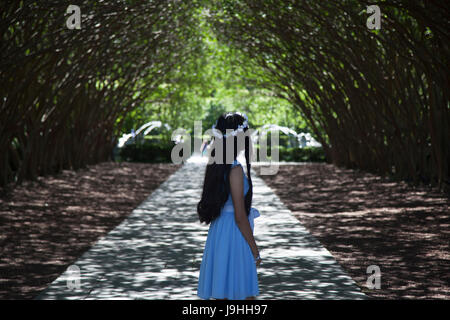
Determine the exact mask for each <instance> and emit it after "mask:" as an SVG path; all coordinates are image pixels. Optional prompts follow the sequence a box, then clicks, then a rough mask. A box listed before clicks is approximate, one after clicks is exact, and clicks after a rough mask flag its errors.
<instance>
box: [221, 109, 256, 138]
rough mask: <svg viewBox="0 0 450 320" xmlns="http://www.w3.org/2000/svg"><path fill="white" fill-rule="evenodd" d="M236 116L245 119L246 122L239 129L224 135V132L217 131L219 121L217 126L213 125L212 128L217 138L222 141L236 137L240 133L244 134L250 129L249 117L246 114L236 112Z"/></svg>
mask: <svg viewBox="0 0 450 320" xmlns="http://www.w3.org/2000/svg"><path fill="white" fill-rule="evenodd" d="M236 114H238V115H240V116H242V117H244V119H245V120H244V122H243V123H242V124H240V125H239V126H238V127H237V129H235V130H233V131H231V132H229V133H226V134H222V132H221V131H220V130H219V129H216V125H217V121H216V123H215V124H213V126H212V132H213V134H214V136H215V137H217V138H219V139H222V138H228V137H230V136H236V135H237V134H238V132H243V131H244V129H245V128H248V118H247V115H246V114H245V113H240V112H236Z"/></svg>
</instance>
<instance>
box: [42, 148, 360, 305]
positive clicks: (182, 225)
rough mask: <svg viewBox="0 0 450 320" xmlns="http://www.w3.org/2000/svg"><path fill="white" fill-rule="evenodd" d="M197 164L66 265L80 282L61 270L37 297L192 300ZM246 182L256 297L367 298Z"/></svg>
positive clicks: (257, 186) (197, 245)
mask: <svg viewBox="0 0 450 320" xmlns="http://www.w3.org/2000/svg"><path fill="white" fill-rule="evenodd" d="M195 159H197V161H196V160H195ZM198 159H199V158H196V157H193V158H191V159H190V160H189V161H188V162H187V163H186V164H185V165H184V166H183V167H182V168H181V169H179V170H178V171H177V172H176V173H174V174H173V175H172V176H170V177H169V179H168V180H166V181H165V182H164V183H163V184H161V186H160V187H159V188H158V189H156V190H155V191H154V192H153V193H152V194H151V195H150V196H149V197H148V198H147V199H146V200H145V201H144V202H143V203H142V204H141V205H140V206H139V207H137V208H136V209H135V210H134V211H133V212H132V213H131V214H130V216H129V217H128V218H127V219H125V220H124V221H123V222H122V223H121V224H120V225H118V226H117V227H116V228H115V229H114V230H112V231H111V232H110V233H108V234H107V235H106V236H105V237H103V238H101V239H100V240H99V241H98V242H97V243H96V244H95V245H94V246H93V247H92V248H91V249H90V250H89V251H87V252H86V253H85V254H83V255H82V256H81V257H80V258H79V259H78V261H76V262H75V264H74V265H72V266H71V267H69V268H79V270H80V278H79V279H80V280H79V282H77V280H73V279H72V278H71V277H73V274H72V273H71V272H72V271H69V269H68V270H67V271H66V272H64V273H63V274H62V275H61V276H60V277H59V278H57V279H56V280H55V281H54V282H53V283H52V284H51V285H50V286H49V287H48V288H47V289H46V290H45V291H43V292H42V293H41V294H40V295H39V296H38V297H37V299H199V298H198V297H197V296H196V290H197V281H198V272H199V268H200V262H201V258H202V253H203V246H204V244H205V241H206V235H207V232H208V226H205V225H201V224H200V223H199V222H198V219H197V213H196V204H197V202H198V201H199V199H200V195H201V187H202V182H203V174H204V168H205V163H204V161H203V162H201V161H198ZM241 163H243V164H244V163H245V160H244V161H241ZM244 167H245V166H244ZM252 178H253V184H254V191H253V193H254V198H253V206H254V207H255V208H257V209H258V210H259V211H260V213H261V216H260V217H259V218H257V219H256V220H255V238H256V241H257V243H258V246H259V247H260V251H261V256H262V258H263V263H262V264H261V266H260V267H259V269H258V278H259V287H260V293H261V294H260V296H259V297H258V299H364V298H366V296H365V295H364V294H363V293H361V290H360V289H359V288H358V287H357V285H356V284H355V282H354V281H353V280H352V279H351V278H350V277H349V276H348V275H347V274H346V273H345V272H344V271H343V270H342V269H341V267H340V266H339V264H338V263H337V262H336V260H335V259H334V258H333V256H332V255H331V254H330V253H329V251H328V250H326V249H325V248H324V247H323V246H322V245H321V244H320V243H319V242H318V241H317V240H316V239H315V238H314V237H313V236H312V235H311V234H310V233H309V232H308V231H307V230H306V229H305V228H304V227H303V226H302V225H301V224H300V223H299V221H298V220H297V219H296V218H295V217H294V216H293V215H292V214H291V212H290V211H289V210H288V209H287V208H286V207H285V206H284V205H283V203H282V202H281V201H280V199H279V198H278V197H277V196H276V195H275V194H274V192H273V191H272V190H271V189H270V188H269V187H268V186H267V185H266V184H265V183H264V182H263V180H262V179H260V178H259V177H257V176H256V175H252ZM78 284H79V286H78ZM69 287H72V289H70V288H69ZM73 287H75V288H73Z"/></svg>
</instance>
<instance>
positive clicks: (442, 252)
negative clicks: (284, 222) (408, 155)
mask: <svg viewBox="0 0 450 320" xmlns="http://www.w3.org/2000/svg"><path fill="white" fill-rule="evenodd" d="M254 168H255V171H256V172H258V168H257V167H254ZM260 177H261V178H263V180H264V181H265V182H266V183H267V184H268V185H269V186H270V187H271V188H272V189H273V190H274V191H275V193H276V194H277V195H278V196H279V197H280V199H281V200H282V201H283V203H285V205H286V206H287V207H288V208H289V209H290V210H291V211H292V212H293V214H294V215H295V216H296V217H297V218H298V219H299V221H300V222H301V223H302V224H303V225H304V226H305V227H306V228H307V229H308V230H309V231H310V232H311V233H312V234H313V235H314V236H315V237H316V238H317V239H318V240H319V241H320V242H321V243H322V244H323V245H324V246H325V247H326V248H327V249H328V250H329V251H330V252H331V253H332V254H333V256H334V257H335V258H336V260H337V261H338V262H339V263H340V265H341V266H342V267H343V268H344V270H346V272H347V273H348V274H349V275H350V276H351V277H352V278H353V279H354V280H355V281H356V282H357V284H358V285H359V286H360V287H361V289H362V290H363V292H365V293H366V294H367V295H369V296H371V297H374V298H377V299H450V241H449V240H450V210H449V204H450V200H449V196H448V195H447V194H443V193H439V192H437V191H436V190H433V189H430V188H429V187H426V186H416V187H414V186H411V185H408V184H407V183H405V182H395V181H392V180H391V179H389V178H387V177H380V176H377V175H373V174H370V173H366V172H361V171H358V170H350V169H345V168H339V167H336V166H334V165H331V164H326V163H316V164H314V163H309V164H305V165H282V166H280V167H279V171H278V173H277V174H276V175H272V176H260ZM370 265H377V266H378V267H379V268H380V271H381V289H368V288H367V287H366V281H367V277H368V274H367V273H366V272H367V267H368V266H370Z"/></svg>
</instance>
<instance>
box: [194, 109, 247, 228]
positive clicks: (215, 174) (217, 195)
mask: <svg viewBox="0 0 450 320" xmlns="http://www.w3.org/2000/svg"><path fill="white" fill-rule="evenodd" d="M244 121H245V118H244V117H243V116H242V115H241V114H240V113H230V112H228V113H224V114H222V115H221V116H220V117H219V118H218V119H217V122H216V129H217V130H219V131H220V132H221V133H222V134H225V133H227V132H226V130H227V129H231V130H236V129H237V128H238V126H239V125H242V124H243V123H244ZM247 130H248V128H244V129H243V132H244V133H245V132H246V131H247ZM214 139H215V140H216V139H217V138H216V137H214ZM227 139H233V141H232V143H233V146H234V148H233V159H234V160H236V158H237V147H238V143H237V137H236V136H233V135H231V136H229V137H223V138H222V140H223V141H222V143H221V144H214V143H213V144H212V146H213V147H214V148H213V149H212V151H211V153H210V155H209V157H210V158H209V159H208V160H209V161H208V164H207V165H206V170H205V178H204V181H203V192H202V198H201V200H200V202H199V203H198V204H197V213H198V216H199V219H200V222H205V223H206V224H209V223H210V222H212V221H213V220H214V219H216V218H217V217H218V216H219V215H220V211H221V209H222V207H223V205H224V204H225V202H226V201H227V199H228V196H229V194H230V170H231V163H227V162H226V159H227V155H226V150H227V148H226V145H227ZM214 142H215V141H214ZM228 143H230V142H228ZM219 146H221V147H222V154H223V161H222V163H216V162H215V161H214V160H212V158H213V157H215V151H216V149H217V147H219ZM251 148H252V145H251V140H250V136H249V135H248V134H246V135H245V160H246V162H247V175H248V182H249V189H248V191H247V194H246V195H245V210H246V212H247V216H248V214H249V213H250V208H251V205H252V197H253V184H252V178H251V174H250V168H251V164H250V156H251V151H252V149H251ZM219 154H220V153H219ZM228 157H229V156H228Z"/></svg>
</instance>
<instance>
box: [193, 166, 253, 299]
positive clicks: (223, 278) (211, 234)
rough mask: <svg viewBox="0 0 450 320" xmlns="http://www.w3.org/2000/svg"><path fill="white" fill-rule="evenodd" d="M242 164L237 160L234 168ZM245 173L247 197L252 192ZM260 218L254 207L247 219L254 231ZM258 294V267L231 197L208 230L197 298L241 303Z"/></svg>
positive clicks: (245, 192)
mask: <svg viewBox="0 0 450 320" xmlns="http://www.w3.org/2000/svg"><path fill="white" fill-rule="evenodd" d="M237 165H239V166H241V169H242V170H243V168H242V165H241V164H240V163H239V162H238V161H237V160H235V161H234V162H233V164H232V167H235V166H237ZM247 179H248V178H247V177H246V175H245V174H244V196H245V194H247V192H248V189H249V184H248V180H247ZM257 216H259V212H258V210H256V209H254V208H252V210H251V211H250V214H249V216H248V219H249V222H250V226H251V228H252V231H253V229H254V224H253V219H254V218H256V217H257ZM258 294H259V288H258V277H257V273H256V264H255V260H254V258H253V254H252V250H251V249H250V245H249V244H248V242H247V240H245V238H244V236H243V235H242V233H241V230H240V229H239V227H238V226H237V224H236V221H235V218H234V206H233V200H232V198H231V194H230V195H229V197H228V200H227V202H226V203H225V205H224V206H223V208H222V210H221V212H220V215H219V217H217V218H216V219H214V220H213V221H212V222H211V224H210V227H209V231H208V237H207V239H206V244H205V248H204V251H203V258H202V263H201V265H200V274H199V279H198V288H197V295H198V296H199V297H200V298H202V299H210V298H215V299H225V298H227V299H230V300H241V299H245V298H247V297H250V296H257V295H258Z"/></svg>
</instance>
